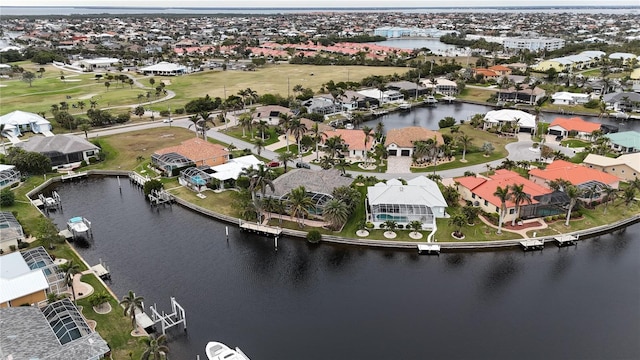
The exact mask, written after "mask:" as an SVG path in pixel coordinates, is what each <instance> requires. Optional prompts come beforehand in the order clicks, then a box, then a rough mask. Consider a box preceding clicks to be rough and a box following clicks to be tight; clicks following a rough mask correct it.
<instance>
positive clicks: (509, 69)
mask: <svg viewBox="0 0 640 360" xmlns="http://www.w3.org/2000/svg"><path fill="white" fill-rule="evenodd" d="M489 70H493V71H502V72H504V71H508V72H511V68H508V67H506V66H502V65H494V66H490V67H489Z"/></svg>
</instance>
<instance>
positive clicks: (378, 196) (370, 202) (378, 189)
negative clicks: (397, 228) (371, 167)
mask: <svg viewBox="0 0 640 360" xmlns="http://www.w3.org/2000/svg"><path fill="white" fill-rule="evenodd" d="M366 201H367V203H366V206H365V208H366V211H367V221H368V222H371V223H373V225H374V226H375V227H376V228H380V225H381V224H383V223H384V222H385V221H389V220H390V221H394V222H395V223H396V224H397V225H403V226H407V225H408V224H409V223H410V222H412V221H420V222H421V223H422V229H424V230H432V229H435V228H436V219H437V218H444V217H447V214H446V212H445V209H446V208H447V201H446V200H445V199H444V196H442V193H441V192H440V189H439V188H438V184H436V183H435V182H434V181H433V180H430V179H428V178H426V177H424V176H418V177H416V178H414V179H411V180H408V181H406V183H403V182H402V181H401V180H399V179H391V180H388V181H387V182H386V183H385V182H379V183H377V184H375V185H374V186H369V187H368V188H367V199H366Z"/></svg>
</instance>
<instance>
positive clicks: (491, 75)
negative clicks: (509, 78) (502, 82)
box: [472, 68, 500, 80]
mask: <svg viewBox="0 0 640 360" xmlns="http://www.w3.org/2000/svg"><path fill="white" fill-rule="evenodd" d="M472 71H473V76H482V77H483V78H484V79H494V80H496V79H498V78H499V77H500V74H498V73H497V72H495V71H493V70H489V69H485V68H475V69H473V70H472Z"/></svg>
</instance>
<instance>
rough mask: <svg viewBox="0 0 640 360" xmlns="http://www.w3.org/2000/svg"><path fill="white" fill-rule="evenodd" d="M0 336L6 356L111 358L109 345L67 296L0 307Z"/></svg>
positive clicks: (25, 357)
mask: <svg viewBox="0 0 640 360" xmlns="http://www.w3.org/2000/svg"><path fill="white" fill-rule="evenodd" d="M0 319H1V321H2V332H3V336H1V337H0V349H1V352H2V354H3V358H5V357H6V359H15V360H18V359H73V360H96V359H105V358H110V352H111V350H110V348H109V344H107V342H106V341H105V340H104V339H103V338H102V337H101V336H100V334H98V332H96V331H95V330H92V328H91V327H90V326H89V324H88V323H87V320H86V319H85V318H84V316H83V315H82V313H81V312H80V311H79V310H78V308H77V307H76V306H75V305H74V303H73V302H72V301H71V300H70V299H68V298H65V299H62V300H59V301H56V302H54V303H51V304H49V305H47V306H46V307H45V308H43V309H42V310H41V309H39V308H38V307H34V306H20V307H11V308H6V309H0Z"/></svg>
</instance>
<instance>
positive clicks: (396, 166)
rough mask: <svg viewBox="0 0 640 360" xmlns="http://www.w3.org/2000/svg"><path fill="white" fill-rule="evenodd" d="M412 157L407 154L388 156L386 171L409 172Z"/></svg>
mask: <svg viewBox="0 0 640 360" xmlns="http://www.w3.org/2000/svg"><path fill="white" fill-rule="evenodd" d="M411 162H412V159H411V157H409V156H389V157H388V158H387V173H390V174H410V173H411V170H410V168H411Z"/></svg>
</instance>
